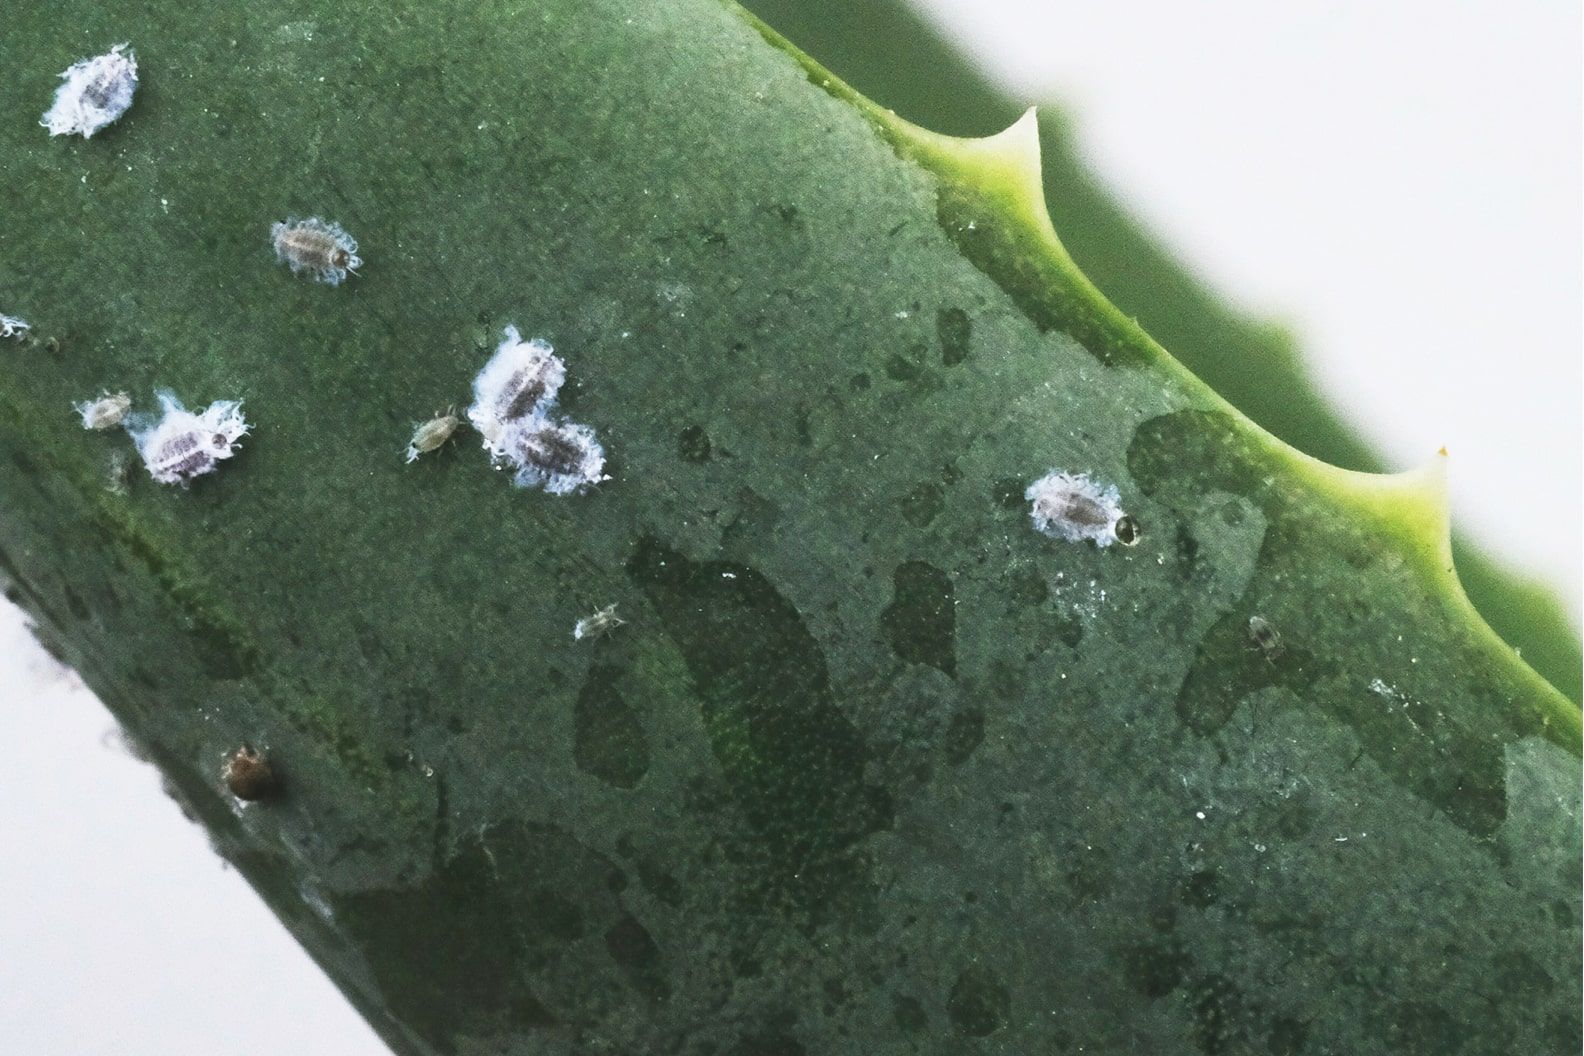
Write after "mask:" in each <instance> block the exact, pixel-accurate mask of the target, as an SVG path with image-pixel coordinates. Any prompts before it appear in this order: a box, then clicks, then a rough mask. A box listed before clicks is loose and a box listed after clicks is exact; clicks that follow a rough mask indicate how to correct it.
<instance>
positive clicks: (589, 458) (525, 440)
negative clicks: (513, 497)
mask: <svg viewBox="0 0 1584 1056" xmlns="http://www.w3.org/2000/svg"><path fill="white" fill-rule="evenodd" d="M499 446H500V452H501V453H500V455H499V456H498V459H499V461H501V462H503V463H504V464H506V465H508V466H511V467H512V468H514V469H516V470H517V474H516V476H514V477H513V478H512V482H513V483H514V484H516V485H517V486H518V487H519V488H544V490H545V491H547V492H549V493H550V494H551V495H570V494H572V493H574V492H579V491H582V490H584V489H585V488H588V487H592V486H593V485H595V484H598V483H600V482H601V481H603V480H607V479H609V478H607V477H606V476H605V449H604V448H603V447H601V446H600V443H599V439H598V438H597V437H596V436H595V435H594V430H592V429H590V428H589V427H588V426H586V425H579V424H578V423H576V422H567V421H558V420H554V419H551V418H548V417H544V416H541V415H536V416H534V417H532V418H529V419H526V420H523V421H515V422H512V423H510V424H509V425H507V426H506V428H505V429H504V430H503V431H502V432H501V434H500V441H499Z"/></svg>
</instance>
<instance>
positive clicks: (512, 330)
mask: <svg viewBox="0 0 1584 1056" xmlns="http://www.w3.org/2000/svg"><path fill="white" fill-rule="evenodd" d="M565 381H566V364H565V363H563V362H561V358H560V357H559V356H557V355H556V354H555V350H554V349H552V348H551V347H550V345H549V344H548V343H546V342H544V341H541V340H539V339H537V338H535V339H533V340H530V341H524V340H523V337H522V334H521V333H520V332H519V331H518V330H517V328H516V327H515V326H508V327H507V328H506V330H505V333H504V336H503V338H502V340H501V343H500V345H499V346H498V347H497V348H496V349H495V355H494V356H492V357H490V361H489V362H488V363H486V364H485V365H484V369H483V370H481V371H479V373H478V376H477V377H475V378H474V379H473V405H472V406H471V407H469V408H468V412H467V413H468V420H469V421H471V422H472V423H473V427H474V428H475V429H477V430H478V431H479V435H481V436H482V437H483V438H484V449H485V450H486V451H488V452H489V454H490V457H491V458H492V459H493V460H494V461H495V463H496V465H498V466H501V467H503V468H511V469H515V470H516V474H515V476H514V477H513V481H514V482H515V483H516V484H517V486H518V487H521V488H538V487H542V488H544V490H545V491H547V492H549V493H550V494H551V495H567V494H571V493H573V492H578V491H582V490H583V489H585V488H587V487H590V486H591V485H594V484H598V483H599V482H600V481H602V480H604V479H606V478H605V475H604V472H605V449H604V448H603V447H601V446H600V443H599V439H598V438H597V437H596V436H595V434H594V430H593V429H591V428H589V427H588V426H586V425H580V424H578V423H576V422H570V421H567V420H565V419H562V418H558V417H556V416H555V415H554V414H552V413H551V412H552V411H553V410H554V408H555V401H556V396H557V395H558V394H559V393H560V391H561V386H562V384H563V383H564V382H565Z"/></svg>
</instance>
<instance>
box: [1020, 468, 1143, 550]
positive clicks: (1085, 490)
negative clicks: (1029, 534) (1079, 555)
mask: <svg viewBox="0 0 1584 1056" xmlns="http://www.w3.org/2000/svg"><path fill="white" fill-rule="evenodd" d="M1023 497H1024V498H1025V499H1027V500H1028V501H1029V503H1030V504H1031V505H1030V508H1029V516H1030V518H1032V519H1033V521H1034V527H1035V528H1036V529H1037V530H1039V531H1040V532H1041V533H1043V534H1045V535H1048V536H1050V537H1051V538H1053V539H1063V540H1066V541H1067V542H1069V543H1079V542H1083V541H1084V540H1085V539H1087V540H1089V541H1090V542H1093V543H1094V544H1095V545H1096V546H1110V545H1111V544H1112V543H1113V542H1117V541H1119V540H1120V541H1122V542H1123V543H1124V545H1127V546H1131V545H1133V544H1132V543H1129V542H1126V541H1125V540H1122V538H1121V535H1120V534H1118V532H1117V527H1118V525H1119V524H1120V522H1121V521H1122V520H1123V519H1124V517H1126V515H1125V514H1124V513H1123V512H1122V505H1121V503H1122V497H1121V495H1120V494H1119V493H1118V492H1117V489H1116V486H1115V485H1114V484H1105V485H1101V484H1099V483H1097V482H1096V481H1093V480H1090V479H1089V475H1088V474H1087V473H1064V472H1062V471H1061V470H1057V469H1053V470H1051V471H1050V472H1049V473H1047V474H1045V475H1044V476H1043V477H1041V478H1039V479H1038V480H1036V481H1035V482H1034V483H1032V484H1030V485H1029V486H1028V490H1027V491H1025V492H1024V493H1023ZM1136 529H1137V522H1135V521H1132V520H1131V518H1129V527H1128V528H1124V529H1123V532H1124V533H1130V532H1133V531H1136ZM1134 541H1135V542H1136V541H1137V537H1136V535H1135V536H1134Z"/></svg>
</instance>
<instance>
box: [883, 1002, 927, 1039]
mask: <svg viewBox="0 0 1584 1056" xmlns="http://www.w3.org/2000/svg"><path fill="white" fill-rule="evenodd" d="M891 1018H892V1019H894V1020H895V1021H896V1025H897V1028H898V1029H899V1030H903V1031H905V1032H907V1033H909V1034H917V1033H918V1032H919V1031H921V1030H923V1029H924V1028H925V1027H927V1026H929V1017H928V1016H927V1015H925V1013H924V1006H923V1005H921V1004H919V1002H918V999H917V998H914V997H909V996H907V995H906V994H893V995H891Z"/></svg>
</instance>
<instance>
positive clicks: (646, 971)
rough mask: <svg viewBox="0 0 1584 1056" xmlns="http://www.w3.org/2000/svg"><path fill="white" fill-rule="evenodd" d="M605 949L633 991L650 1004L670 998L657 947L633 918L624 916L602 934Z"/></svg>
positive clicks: (629, 915) (663, 966) (669, 986)
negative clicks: (650, 1002)
mask: <svg viewBox="0 0 1584 1056" xmlns="http://www.w3.org/2000/svg"><path fill="white" fill-rule="evenodd" d="M605 949H606V951H607V952H608V953H609V954H610V955H611V959H612V960H613V961H615V962H616V965H617V967H619V968H620V969H621V971H622V974H623V975H624V976H625V977H626V979H627V981H628V982H629V983H631V984H632V988H633V989H634V990H637V991H638V992H639V993H640V994H642V995H643V996H644V997H646V998H648V999H649V1000H650V1001H664V1000H665V999H666V998H667V997H669V996H671V985H670V983H669V982H667V981H666V976H665V965H664V963H663V962H662V960H661V957H660V947H659V946H657V945H655V941H654V938H653V936H651V935H650V934H649V932H648V930H647V929H645V928H644V926H643V925H642V924H640V923H639V922H638V918H637V917H634V916H633V915H632V914H630V913H628V914H623V915H622V916H621V917H620V918H619V919H618V920H617V921H616V923H614V924H612V925H611V926H610V927H609V928H607V929H606V931H605Z"/></svg>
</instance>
